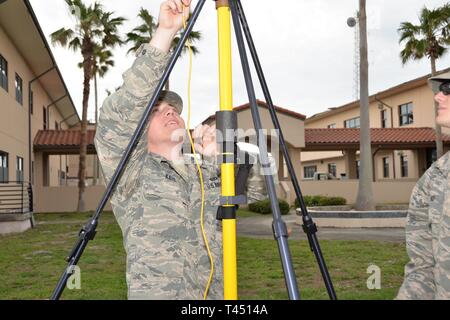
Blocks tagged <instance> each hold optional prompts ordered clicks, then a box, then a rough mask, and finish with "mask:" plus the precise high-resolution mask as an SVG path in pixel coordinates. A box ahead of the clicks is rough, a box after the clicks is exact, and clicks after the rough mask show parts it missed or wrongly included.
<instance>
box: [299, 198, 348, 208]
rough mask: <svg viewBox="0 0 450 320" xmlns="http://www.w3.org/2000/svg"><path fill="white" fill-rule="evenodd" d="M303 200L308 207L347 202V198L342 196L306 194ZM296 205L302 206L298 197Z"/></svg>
mask: <svg viewBox="0 0 450 320" xmlns="http://www.w3.org/2000/svg"><path fill="white" fill-rule="evenodd" d="M303 200H304V201H305V205H306V206H307V207H323V206H342V205H345V204H347V200H345V198H342V197H325V196H304V197H303ZM295 207H296V208H299V207H300V203H299V201H298V199H295Z"/></svg>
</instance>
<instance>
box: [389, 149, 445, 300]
mask: <svg viewBox="0 0 450 320" xmlns="http://www.w3.org/2000/svg"><path fill="white" fill-rule="evenodd" d="M449 187H450V152H449V153H447V154H445V155H444V156H443V157H441V158H440V159H439V160H438V161H436V162H435V163H434V164H433V165H432V166H431V167H430V168H429V169H428V170H427V171H426V172H425V174H424V175H423V176H422V178H421V179H420V180H419V181H418V182H417V184H416V186H415V187H414V189H413V193H412V195H411V200H410V206H409V211H408V218H407V225H406V245H407V250H408V255H409V258H410V261H409V263H408V264H407V265H406V266H405V279H404V282H403V285H402V287H401V288H400V291H399V293H398V296H397V299H427V300H429V299H450V188H449Z"/></svg>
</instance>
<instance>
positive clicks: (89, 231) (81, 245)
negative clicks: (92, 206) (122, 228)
mask: <svg viewBox="0 0 450 320" xmlns="http://www.w3.org/2000/svg"><path fill="white" fill-rule="evenodd" d="M205 1H206V0H199V2H198V4H197V6H196V7H195V10H194V12H193V13H192V17H191V19H190V20H189V23H188V25H187V28H186V31H185V32H184V33H183V35H182V37H181V39H180V42H179V43H178V45H177V47H176V48H175V51H174V53H173V54H172V57H171V58H170V61H169V63H168V65H167V67H166V70H165V71H164V73H163V75H162V77H161V80H160V81H159V84H158V86H157V87H156V90H155V93H154V94H153V96H152V98H151V99H150V102H149V103H148V105H147V107H146V109H145V112H144V116H143V117H142V119H141V120H140V122H139V123H138V126H137V129H136V131H135V132H134V134H133V136H132V137H131V141H130V143H129V144H128V147H127V149H126V150H125V153H124V155H123V157H122V159H121V160H120V162H119V164H118V166H117V169H116V171H115V172H114V175H113V176H112V178H111V181H110V182H109V184H108V186H107V188H106V191H105V193H104V194H103V197H102V199H101V200H100V204H99V205H98V207H97V210H96V212H95V214H94V216H93V217H92V218H91V219H90V220H89V222H88V223H87V224H86V225H85V226H84V227H83V228H82V229H81V231H80V234H79V237H78V241H77V243H76V244H75V246H74V247H73V249H72V252H71V253H70V255H69V257H68V258H67V261H68V262H69V263H68V266H67V268H66V269H65V270H64V272H63V274H62V275H61V278H60V279H59V282H58V284H57V286H56V288H55V290H54V292H53V294H52V297H51V299H52V300H57V299H59V298H60V297H61V294H62V292H63V291H64V288H65V286H66V283H67V280H68V279H69V277H70V275H71V274H72V272H73V267H74V266H75V265H76V264H77V263H78V261H79V260H80V258H81V255H82V254H83V251H84V249H85V248H86V246H87V244H88V242H89V240H92V239H94V237H95V234H96V231H95V230H96V228H97V225H98V219H99V218H100V214H101V213H102V211H103V209H104V207H105V205H106V203H107V201H108V199H109V198H110V196H111V194H112V193H113V191H114V188H115V187H116V185H117V183H118V182H119V180H120V177H121V175H122V173H123V171H124V169H125V168H126V165H127V162H128V160H129V158H130V157H131V154H132V152H133V150H134V149H135V147H136V145H137V144H138V142H139V138H140V137H141V135H142V133H143V132H144V129H145V128H146V126H147V122H148V119H149V117H150V114H151V111H152V109H153V106H154V104H155V103H156V102H157V100H158V97H159V95H160V94H161V91H162V90H163V88H164V84H165V83H166V81H167V79H168V78H169V76H170V73H171V72H172V69H173V67H174V66H175V63H176V62H177V60H178V58H179V57H180V53H181V50H182V49H183V47H184V45H185V43H186V40H187V38H188V36H189V34H190V33H191V31H192V29H193V27H194V24H195V22H196V20H197V18H198V16H199V15H200V12H201V10H202V8H203V5H204V4H205Z"/></svg>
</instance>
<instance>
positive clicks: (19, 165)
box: [16, 157, 23, 182]
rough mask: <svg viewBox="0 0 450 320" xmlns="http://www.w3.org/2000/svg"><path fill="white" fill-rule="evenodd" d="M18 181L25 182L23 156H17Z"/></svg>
mask: <svg viewBox="0 0 450 320" xmlns="http://www.w3.org/2000/svg"><path fill="white" fill-rule="evenodd" d="M16 181H17V182H23V158H21V157H17V162H16Z"/></svg>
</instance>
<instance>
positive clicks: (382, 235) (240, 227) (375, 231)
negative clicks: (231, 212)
mask: <svg viewBox="0 0 450 320" xmlns="http://www.w3.org/2000/svg"><path fill="white" fill-rule="evenodd" d="M283 220H284V221H285V222H286V224H287V226H288V228H291V229H292V233H291V236H290V237H289V239H295V240H299V239H300V240H306V235H305V233H304V232H303V229H302V226H301V225H300V224H299V221H300V219H299V217H298V216H297V215H295V214H290V215H286V216H283ZM272 221H273V218H272V215H268V216H258V217H249V218H238V220H237V233H238V235H239V236H245V237H251V238H265V239H274V237H273V232H272ZM317 237H318V239H319V241H320V240H322V239H323V240H374V241H387V242H405V229H404V228H327V227H319V228H318V232H317Z"/></svg>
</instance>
